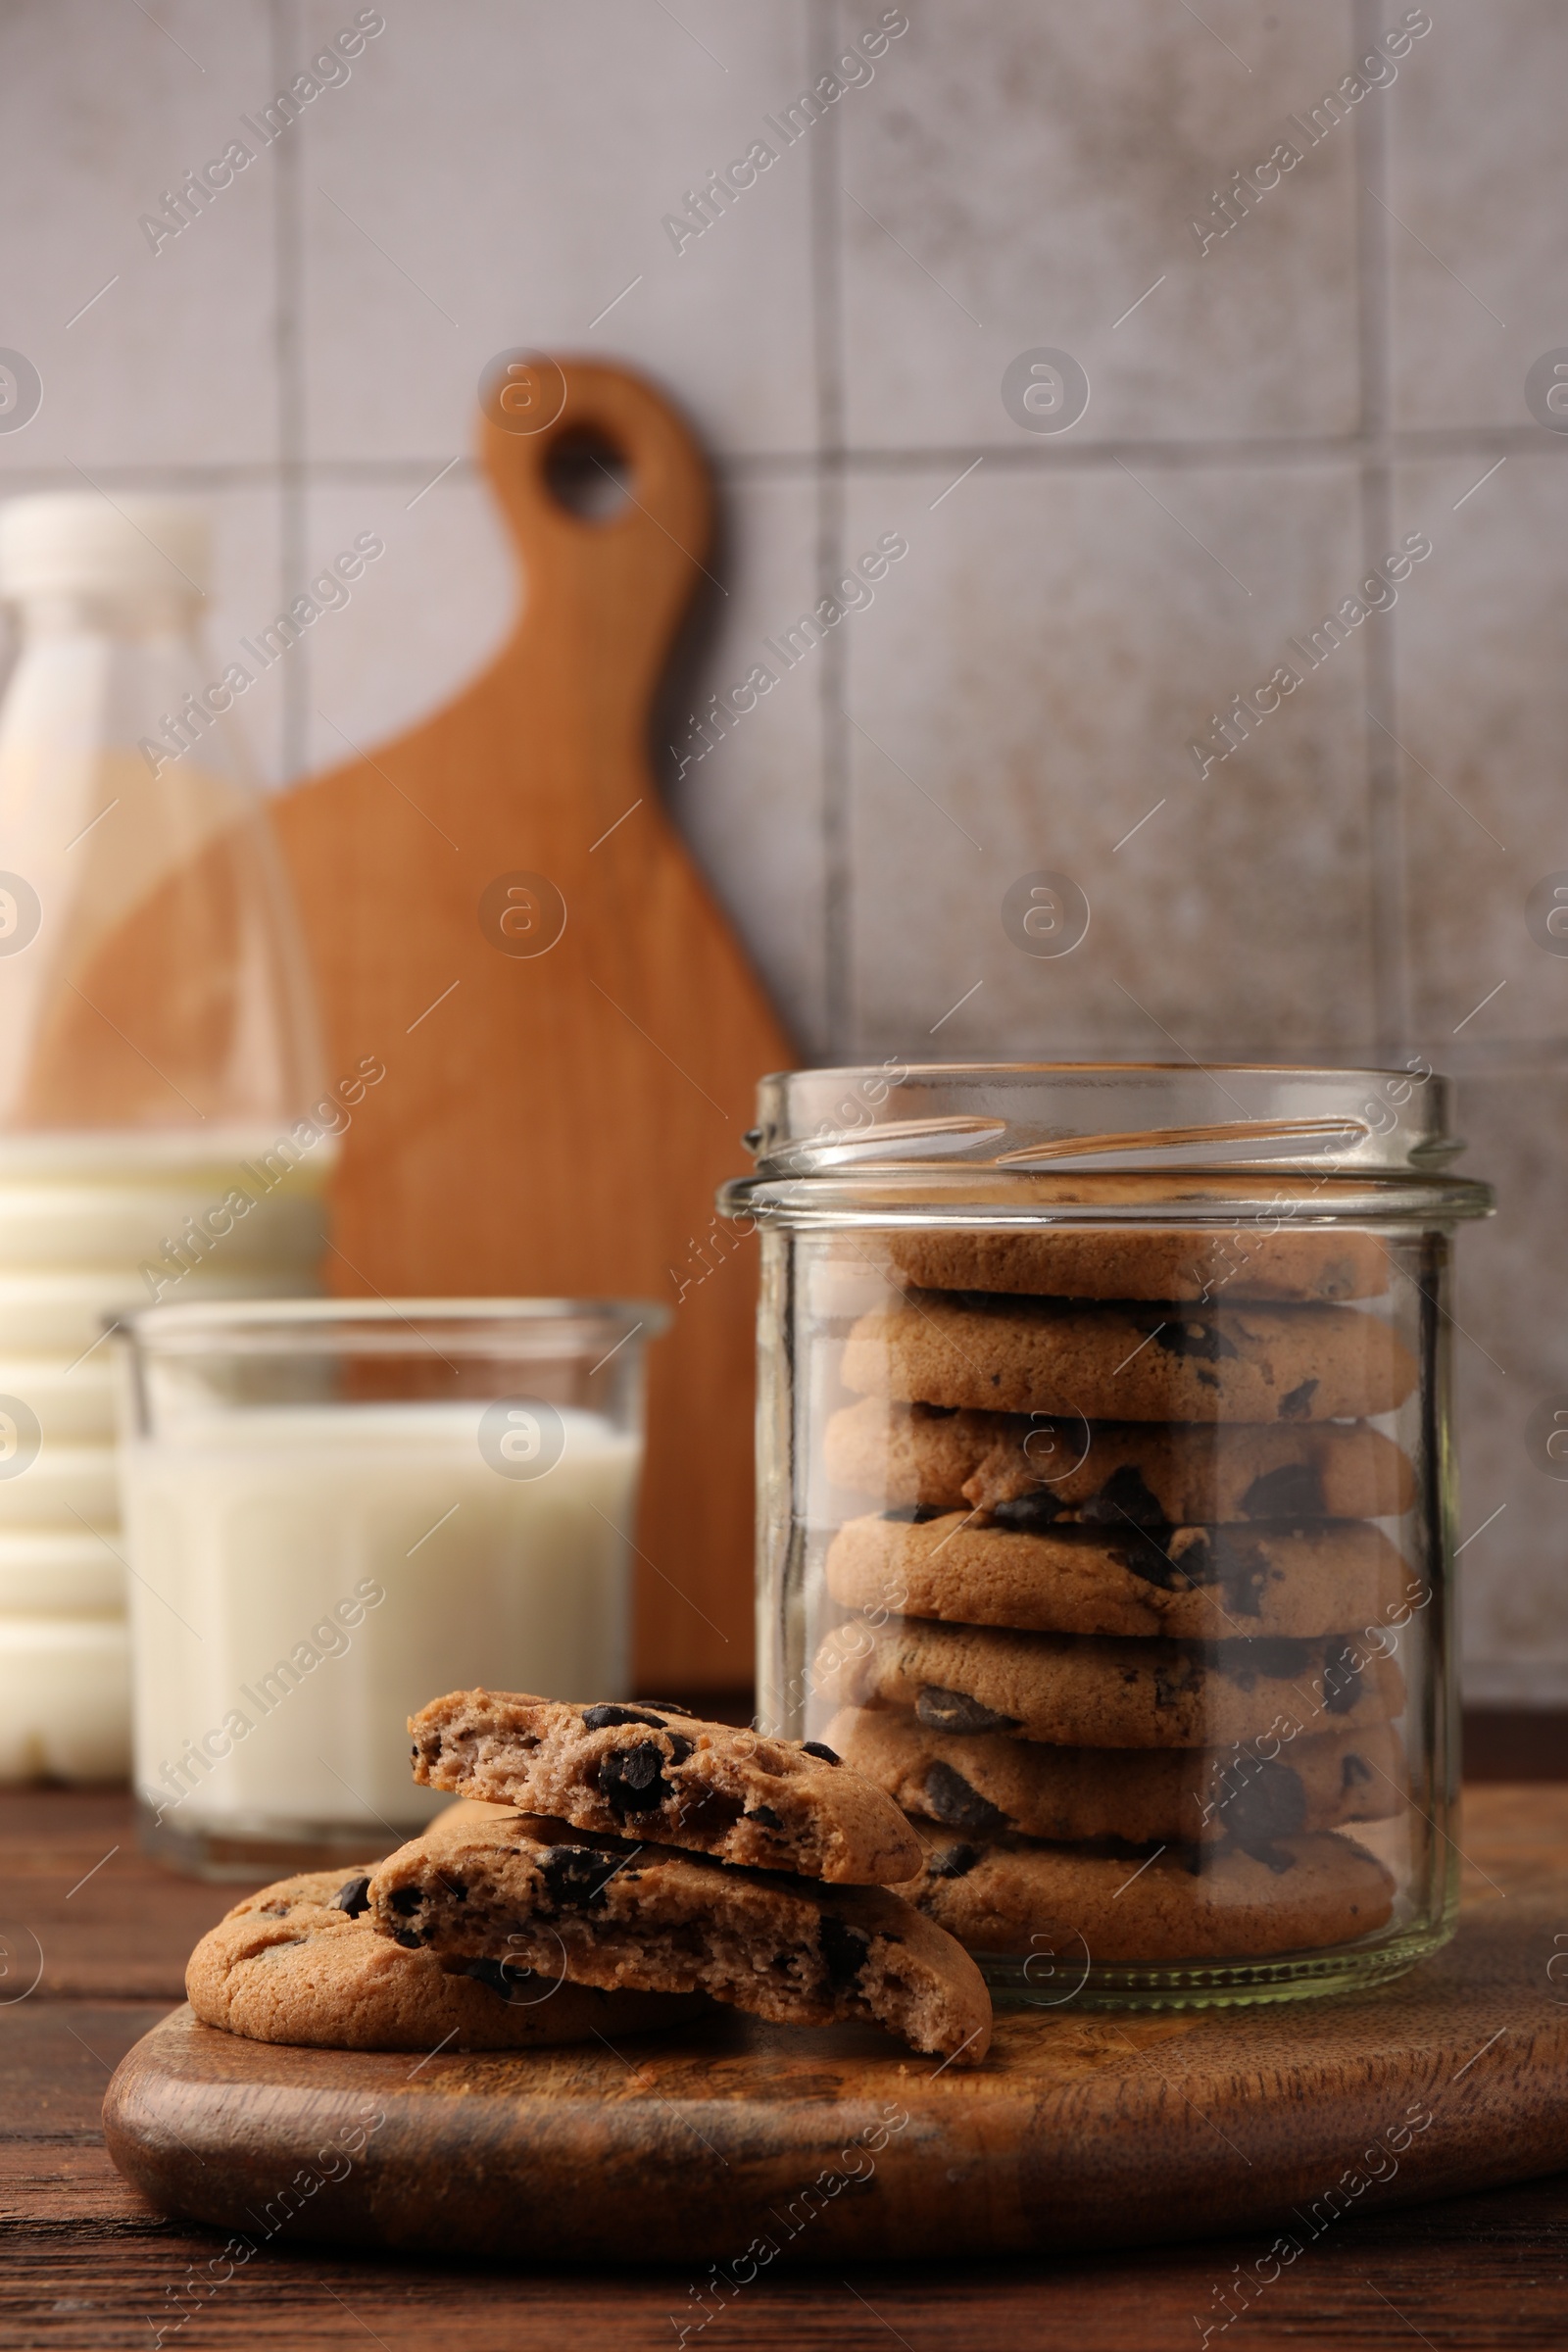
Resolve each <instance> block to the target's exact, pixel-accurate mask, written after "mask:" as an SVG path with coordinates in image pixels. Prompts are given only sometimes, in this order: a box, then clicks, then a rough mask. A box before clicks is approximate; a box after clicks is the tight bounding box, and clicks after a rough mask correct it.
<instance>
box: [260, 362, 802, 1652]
mask: <svg viewBox="0 0 1568 2352" xmlns="http://www.w3.org/2000/svg"><path fill="white" fill-rule="evenodd" d="M552 368H559V370H560V374H559V376H554V377H553V376H552V375H551V372H550V371H551V369H552ZM525 389H526V390H528V391H530V392H531V393H532V394H534V395H536V396H537V397H538V400H539V404H540V405H539V407H538V412H537V413H538V414H540V415H541V416H545V417H548V416H549V414H550V411H551V409H552V408H553V407H554V405H555V401H556V398H557V395H558V393H559V392H564V405H563V406H562V407H561V408H560V413H559V415H556V416H554V417H553V418H552V419H551V420H550V421H548V422H546V423H545V424H544V425H543V427H542V429H540V430H538V431H534V432H517V431H512V430H508V429H505V428H504V427H503V426H502V425H501V424H499V423H498V422H496V421H495V420H494V413H492V414H491V415H490V416H485V417H481V419H480V442H479V448H480V455H481V458H482V461H483V464H484V466H485V468H486V470H487V472H488V474H489V477H490V480H491V483H492V485H493V487H494V490H495V493H496V496H497V499H498V500H499V503H500V506H501V510H502V513H503V515H504V516H505V519H506V522H507V526H508V528H509V530H510V532H511V535H512V538H513V541H514V544H515V550H516V555H517V560H518V564H519V568H520V571H521V575H522V594H521V609H520V613H519V616H518V619H517V623H516V627H515V631H514V633H513V635H512V637H511V639H510V640H509V642H508V643H507V644H506V646H505V647H504V648H503V650H502V652H501V653H500V654H499V655H498V656H497V658H496V660H495V661H494V662H492V663H491V665H490V667H489V668H488V669H487V670H485V671H484V673H483V674H482V675H481V676H479V677H478V678H476V679H475V680H474V682H473V684H472V685H470V686H468V687H467V688H466V690H465V691H464V692H463V693H461V694H460V695H459V696H458V697H457V699H456V700H455V701H453V702H452V703H450V704H449V705H448V706H447V707H446V708H445V709H444V710H442V711H438V712H437V713H436V714H435V715H434V716H433V717H431V718H429V719H427V720H426V721H424V722H423V724H421V725H419V726H417V727H414V728H412V729H410V730H409V732H408V733H406V734H404V735H401V736H399V737H398V738H397V739H396V740H395V741H393V742H391V743H387V744H382V745H378V746H376V747H375V748H374V749H373V750H372V751H371V752H370V753H369V754H368V756H367V757H366V758H364V759H360V760H353V761H352V762H350V763H349V764H348V765H346V766H343V767H340V768H337V769H335V770H334V771H333V772H332V773H331V774H329V775H325V776H322V777H321V778H319V780H316V781H314V782H310V783H307V784H305V785H302V786H300V787H299V788H298V789H297V790H295V791H293V792H290V793H288V794H286V795H285V796H283V799H282V801H281V803H280V805H279V807H278V810H277V816H278V825H279V831H280V834H281V838H282V842H283V849H284V855H285V857H286V858H287V861H288V864H289V866H290V868H291V871H292V875H293V880H294V886H295V889H296V892H297V893H298V896H299V900H300V904H301V907H302V909H303V913H304V919H305V926H306V931H307V934H308V940H309V946H310V949H311V954H312V960H313V963H314V966H315V972H316V979H317V985H318V989H319V999H320V1004H321V1008H322V1013H323V1016H324V1023H325V1030H326V1044H327V1054H328V1058H329V1063H330V1074H331V1075H332V1076H334V1077H336V1076H338V1075H340V1074H344V1073H352V1072H353V1071H354V1069H355V1067H356V1066H357V1064H358V1063H359V1060H360V1057H361V1056H362V1055H366V1054H370V1055H374V1056H376V1057H378V1058H379V1059H380V1060H382V1061H383V1062H384V1063H385V1065H386V1076H385V1079H384V1080H383V1081H382V1082H381V1083H380V1084H378V1085H377V1086H376V1087H375V1088H374V1089H373V1090H372V1091H371V1092H370V1093H369V1094H368V1096H367V1097H366V1098H365V1100H364V1103H363V1104H362V1106H361V1108H360V1110H359V1112H358V1113H357V1115H356V1117H355V1120H354V1123H353V1125H352V1126H351V1127H350V1128H349V1130H348V1132H347V1135H346V1136H345V1138H344V1143H343V1155H342V1160H341V1163H340V1167H339V1172H338V1175H337V1178H336V1181H335V1186H334V1191H333V1228H332V1240H333V1244H334V1254H332V1255H331V1256H330V1257H329V1259H328V1268H329V1278H330V1280H331V1283H332V1287H334V1288H336V1289H339V1290H341V1291H343V1292H346V1293H350V1294H362V1295H363V1294H364V1293H366V1292H368V1291H379V1292H384V1293H386V1294H389V1295H392V1296H397V1295H400V1294H401V1295H405V1296H407V1295H411V1294H412V1295H418V1294H424V1295H431V1294H435V1295H464V1296H474V1295H483V1294H514V1295H515V1294H531V1295H536V1296H537V1295H540V1294H544V1295H564V1296H588V1297H606V1296H621V1297H631V1298H648V1299H660V1300H662V1301H663V1303H664V1304H665V1305H666V1306H669V1307H672V1308H674V1309H675V1320H674V1325H673V1328H672V1329H671V1330H670V1332H669V1334H668V1336H667V1337H666V1338H664V1339H662V1340H660V1341H658V1342H657V1344H656V1345H655V1347H654V1348H653V1351H652V1354H651V1357H650V1411H649V1446H648V1462H647V1472H646V1478H645V1485H644V1499H643V1511H642V1519H641V1527H640V1534H639V1544H640V1546H641V1550H642V1553H643V1555H644V1557H643V1560H642V1562H641V1564H640V1568H639V1577H640V1583H639V1590H638V1626H637V1644H636V1655H637V1671H638V1679H639V1683H640V1685H641V1687H642V1688H644V1689H650V1688H658V1687H660V1686H661V1685H671V1686H674V1687H677V1688H679V1689H682V1690H688V1691H690V1690H700V1689H711V1688H715V1687H727V1688H735V1687H738V1686H739V1685H741V1684H744V1683H745V1682H747V1681H748V1680H749V1679H750V1672H751V1611H752V1546H753V1536H752V1412H753V1393H754V1392H753V1350H754V1337H753V1317H754V1311H755V1299H756V1288H755V1280H754V1278H753V1273H752V1264H753V1254H752V1251H751V1250H749V1249H745V1248H742V1247H739V1246H738V1245H736V1244H735V1243H734V1242H733V1241H732V1240H731V1239H730V1229H728V1228H717V1229H716V1230H717V1231H718V1233H719V1239H718V1240H717V1242H716V1244H715V1241H714V1233H715V1220H714V1215H713V1193H714V1189H715V1187H716V1186H717V1185H718V1184H719V1183H721V1182H722V1181H723V1179H724V1178H725V1177H727V1176H731V1175H733V1174H735V1173H736V1172H737V1169H738V1168H740V1167H741V1166H742V1165H743V1164H744V1154H743V1151H742V1146H741V1140H740V1139H741V1137H742V1135H743V1133H744V1132H745V1130H746V1129H747V1128H748V1127H749V1126H750V1125H751V1123H752V1116H753V1103H754V1094H755V1088H756V1083H757V1080H758V1079H759V1077H760V1076H761V1075H762V1074H763V1073H764V1072H765V1071H767V1070H770V1069H777V1068H780V1067H783V1066H787V1065H788V1064H789V1063H790V1061H791V1060H792V1059H793V1054H792V1051H791V1048H790V1045H789V1041H788V1039H787V1038H786V1036H785V1034H784V1031H783V1029H782V1027H781V1026H780V1024H779V1022H778V1020H777V1018H776V1017H775V1015H774V1013H773V1012H772V1010H771V1008H770V1006H769V1005H768V1004H767V1001H766V999H765V997H764V995H763V992H762V989H761V987H760V983H759V981H758V979H757V976H756V974H755V972H754V971H753V970H752V968H751V965H750V963H749V961H748V959H747V957H746V955H745V953H744V951H743V950H742V948H741V946H740V944H739V943H738V941H737V940H736V938H735V936H734V933H733V932H732V931H731V929H730V927H729V925H728V923H727V922H726V920H725V918H724V916H723V915H722V913H721V912H720V910H719V908H718V906H717V903H716V901H715V900H714V898H713V895H712V893H711V890H710V889H709V887H708V885H707V883H706V882H705V881H704V880H703V878H702V877H701V875H700V874H699V873H698V871H697V868H696V866H695V864H694V863H693V860H692V858H691V857H690V855H689V853H688V852H687V850H686V848H685V846H684V845H683V843H682V842H681V840H680V838H679V836H678V835H677V834H676V832H675V829H674V827H673V826H672V824H671V823H670V821H669V818H668V816H667V815H666V814H665V812H664V810H663V809H662V806H661V804H660V801H659V797H658V792H657V788H656V786H655V783H654V778H653V772H652V769H651V767H650V765H649V757H648V732H649V725H650V712H651V708H652V704H653V699H654V695H655V692H656V690H657V688H658V686H659V683H660V680H661V677H662V672H663V669H664V666H665V662H666V660H667V657H668V653H669V648H670V644H671V640H672V638H673V636H674V634H675V631H676V628H677V625H678V623H679V622H680V620H681V618H682V616H683V614H684V613H685V611H686V609H687V606H688V605H689V604H690V602H691V599H692V595H693V591H694V589H695V588H696V587H697V585H698V584H699V582H700V581H701V579H702V576H703V571H704V565H705V562H706V559H707V557H708V553H709V545H710V533H711V492H710V485H709V476H708V470H707V467H706V466H705V464H704V462H703V459H702V457H701V455H700V453H699V451H698V448H697V446H696V443H695V442H694V440H693V439H692V436H691V434H690V433H689V432H688V430H687V429H686V427H685V425H684V424H683V423H682V422H681V421H680V419H679V418H678V417H676V416H675V414H674V412H673V411H672V410H671V409H670V407H669V406H668V404H667V403H666V402H665V401H664V400H663V399H662V397H661V396H660V394H658V393H657V392H656V391H654V390H653V388H652V387H651V386H650V385H648V384H647V383H645V382H643V381H641V380H640V379H639V378H638V377H636V376H633V375H631V374H629V373H627V372H626V371H625V370H623V369H621V368H608V367H603V366H599V365H597V364H595V363H593V362H591V361H587V360H577V359H570V358H566V359H563V360H561V361H560V362H547V363H544V364H543V365H542V366H541V367H540V368H538V369H537V370H535V371H534V374H533V376H532V377H531V378H529V379H528V381H527V384H526V386H525ZM518 413H520V414H521V415H522V417H523V420H524V421H527V420H528V416H527V412H526V410H521V411H520V412H518ZM588 434H591V435H594V436H597V438H598V440H599V442H600V443H601V444H602V445H608V448H609V449H610V450H611V451H613V452H615V453H616V454H618V456H619V457H620V459H621V460H622V461H623V463H624V465H625V466H626V467H627V468H628V469H629V482H628V488H629V497H628V498H627V500H626V502H625V504H624V505H623V506H622V507H621V508H620V510H619V512H618V513H615V514H613V515H612V516H611V517H610V518H609V519H606V520H591V519H585V518H584V516H583V515H581V514H580V513H577V512H574V511H572V510H571V509H570V508H569V507H568V506H566V505H564V504H563V503H562V501H561V499H560V498H559V497H558V496H557V495H556V494H555V492H554V490H553V489H552V486H551V484H552V474H551V468H552V466H559V464H560V462H561V458H562V455H563V450H564V448H565V447H569V446H571V445H572V444H573V443H575V444H577V445H578V446H579V447H580V446H581V443H582V439H583V436H584V435H588ZM589 478H590V479H592V478H593V474H592V470H591V466H590V473H589ZM430 593H431V594H432V595H438V594H439V593H440V585H439V582H435V581H432V583H431V585H430ZM519 877H521V879H519ZM541 877H542V879H543V885H544V887H543V888H541V887H540V878H541ZM509 890H510V891H511V892H512V896H511V897H510V898H509V896H508V892H509ZM552 894H553V895H552ZM563 915H564V930H562V931H561V932H560V936H559V937H556V936H555V933H556V930H557V928H558V926H559V922H560V920H561V918H562V916H563ZM535 950H542V952H532V951H535ZM683 1286H684V1296H682V1295H681V1294H682V1289H683ZM677 1301H678V1303H677Z"/></svg>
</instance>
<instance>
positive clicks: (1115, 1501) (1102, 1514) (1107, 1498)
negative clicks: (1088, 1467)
mask: <svg viewBox="0 0 1568 2352" xmlns="http://www.w3.org/2000/svg"><path fill="white" fill-rule="evenodd" d="M1079 1517H1080V1518H1081V1519H1083V1520H1084V1521H1085V1523H1086V1524H1087V1525H1089V1526H1091V1527H1093V1526H1096V1525H1098V1524H1099V1522H1100V1521H1101V1520H1104V1519H1108V1520H1117V1519H1131V1520H1132V1522H1133V1524H1134V1526H1136V1527H1162V1526H1163V1525H1164V1522H1165V1513H1164V1509H1163V1507H1162V1506H1161V1504H1160V1501H1159V1498H1158V1496H1157V1495H1152V1494H1151V1493H1150V1491H1149V1488H1148V1487H1147V1486H1146V1485H1145V1483H1144V1474H1143V1472H1142V1471H1141V1470H1139V1469H1137V1468H1135V1467H1134V1465H1133V1464H1132V1463H1131V1462H1123V1463H1122V1465H1121V1468H1120V1469H1119V1470H1113V1471H1112V1472H1111V1474H1110V1476H1109V1477H1108V1478H1107V1479H1106V1481H1105V1483H1104V1485H1103V1487H1102V1488H1101V1490H1100V1492H1099V1494H1098V1495H1091V1496H1090V1498H1089V1500H1088V1501H1087V1502H1086V1503H1085V1504H1084V1506H1083V1509H1082V1510H1081V1511H1080V1513H1079Z"/></svg>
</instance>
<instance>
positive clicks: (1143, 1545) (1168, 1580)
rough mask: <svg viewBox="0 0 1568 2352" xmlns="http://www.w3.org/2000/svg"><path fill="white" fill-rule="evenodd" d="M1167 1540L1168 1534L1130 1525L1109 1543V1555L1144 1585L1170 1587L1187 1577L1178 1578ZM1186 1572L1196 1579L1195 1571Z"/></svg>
mask: <svg viewBox="0 0 1568 2352" xmlns="http://www.w3.org/2000/svg"><path fill="white" fill-rule="evenodd" d="M1200 1541H1201V1539H1200ZM1168 1542H1169V1538H1168V1535H1167V1536H1165V1537H1161V1536H1158V1535H1155V1534H1154V1533H1153V1532H1152V1529H1150V1528H1146V1527H1130V1528H1128V1530H1127V1532H1126V1535H1125V1537H1122V1538H1119V1539H1118V1541H1117V1542H1116V1543H1115V1544H1112V1545H1111V1547H1110V1556H1111V1558H1112V1559H1113V1560H1114V1561H1115V1562H1116V1564H1117V1566H1118V1567H1121V1568H1127V1569H1130V1570H1131V1572H1132V1574H1133V1575H1134V1576H1141V1577H1142V1578H1143V1580H1144V1582H1145V1584H1146V1585H1163V1586H1166V1587H1169V1586H1171V1585H1175V1584H1177V1583H1180V1582H1185V1581H1186V1579H1185V1578H1179V1577H1178V1576H1177V1574H1176V1572H1175V1569H1174V1568H1173V1566H1172V1562H1171V1555H1170V1552H1169V1550H1168V1548H1167V1545H1168ZM1185 1565H1186V1563H1185V1561H1184V1562H1183V1566H1184V1567H1185ZM1187 1575H1188V1576H1189V1577H1192V1578H1193V1580H1194V1581H1195V1582H1196V1581H1199V1580H1198V1579H1197V1577H1196V1574H1195V1572H1194V1571H1192V1570H1188V1571H1187Z"/></svg>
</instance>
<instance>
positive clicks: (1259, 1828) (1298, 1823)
mask: <svg viewBox="0 0 1568 2352" xmlns="http://www.w3.org/2000/svg"><path fill="white" fill-rule="evenodd" d="M1218 1793H1219V1802H1220V1808H1221V1810H1222V1812H1223V1814H1224V1822H1225V1827H1226V1829H1228V1830H1229V1832H1230V1834H1231V1836H1232V1837H1233V1838H1235V1840H1236V1843H1237V1844H1238V1845H1239V1846H1240V1847H1241V1848H1242V1850H1243V1852H1244V1853H1249V1854H1255V1855H1257V1857H1258V1858H1259V1859H1260V1860H1262V1859H1264V1858H1265V1857H1264V1855H1263V1853H1262V1849H1263V1847H1264V1846H1266V1845H1269V1844H1271V1843H1272V1842H1273V1840H1274V1839H1275V1838H1293V1837H1295V1835H1296V1833H1297V1832H1298V1831H1299V1830H1303V1829H1304V1828H1305V1827H1306V1789H1304V1787H1303V1786H1302V1783H1301V1776H1300V1774H1299V1772H1296V1771H1295V1770H1293V1768H1292V1767H1291V1766H1290V1765H1289V1764H1281V1763H1280V1762H1279V1761H1278V1760H1277V1758H1275V1757H1272V1756H1248V1757H1245V1758H1243V1757H1239V1758H1238V1759H1237V1761H1236V1762H1235V1763H1234V1764H1230V1765H1227V1766H1226V1768H1225V1770H1224V1771H1223V1772H1222V1773H1221V1774H1220V1776H1219V1781H1218Z"/></svg>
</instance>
